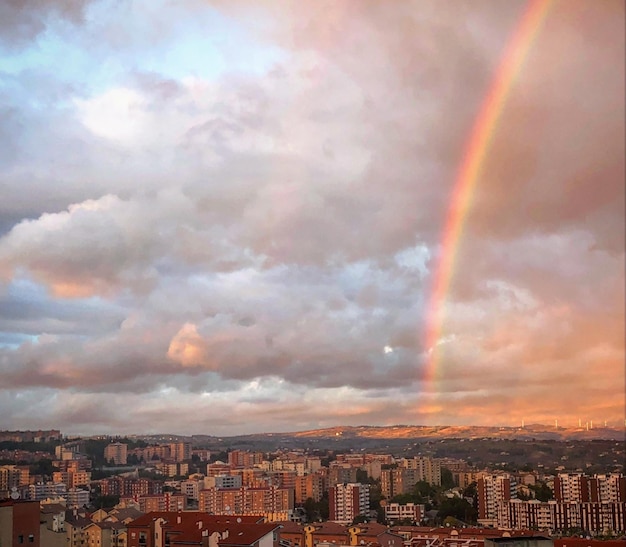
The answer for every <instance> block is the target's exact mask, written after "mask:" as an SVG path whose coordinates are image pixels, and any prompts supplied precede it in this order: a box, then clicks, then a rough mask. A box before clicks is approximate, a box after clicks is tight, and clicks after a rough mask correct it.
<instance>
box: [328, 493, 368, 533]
mask: <svg viewBox="0 0 626 547" xmlns="http://www.w3.org/2000/svg"><path fill="white" fill-rule="evenodd" d="M369 504H370V491H369V485H368V484H360V483H346V484H337V485H335V486H331V487H330V488H329V490H328V508H329V513H330V516H329V520H332V521H333V522H338V523H342V524H350V523H351V522H353V521H354V519H355V518H356V517H358V516H359V515H369V510H370V508H369Z"/></svg>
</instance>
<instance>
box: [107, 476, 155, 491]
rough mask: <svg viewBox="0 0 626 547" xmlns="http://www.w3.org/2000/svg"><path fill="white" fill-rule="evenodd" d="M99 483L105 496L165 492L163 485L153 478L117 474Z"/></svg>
mask: <svg viewBox="0 0 626 547" xmlns="http://www.w3.org/2000/svg"><path fill="white" fill-rule="evenodd" d="M99 484H100V491H101V492H102V495H103V496H141V495H143V494H161V493H162V492H163V485H162V484H161V483H160V482H157V481H153V480H151V479H137V478H132V477H120V476H116V477H109V478H106V479H102V480H101V481H99Z"/></svg>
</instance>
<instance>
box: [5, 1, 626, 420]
mask: <svg viewBox="0 0 626 547" xmlns="http://www.w3.org/2000/svg"><path fill="white" fill-rule="evenodd" d="M7 6H9V7H7ZM151 6H152V7H150V6H148V5H147V4H146V10H144V11H145V13H144V14H145V18H144V19H145V20H140V19H138V18H137V14H133V13H130V12H127V11H125V8H123V7H120V6H114V5H112V4H111V5H109V4H107V3H106V2H104V3H97V4H90V5H89V6H87V4H86V3H72V4H70V3H68V4H60V3H56V4H55V3H48V4H43V3H41V4H38V3H31V4H28V5H27V4H23V5H22V8H20V9H18V6H17V4H13V3H10V4H7V5H6V6H4V7H3V8H0V9H3V10H5V12H6V13H9V12H10V17H11V18H12V19H11V20H12V21H13V22H18V23H19V22H21V23H19V24H18V27H19V25H22V27H23V28H22V30H19V29H18V30H19V32H18V30H15V31H13V30H11V31H5V33H4V34H3V40H4V44H5V46H6V45H10V46H11V48H10V49H11V52H12V53H11V55H10V56H9V57H10V63H11V64H10V66H9V68H10V70H9V71H8V72H6V73H3V75H2V84H3V85H2V88H1V89H0V113H1V115H2V116H3V118H2V120H3V123H2V124H0V132H1V133H2V135H0V136H2V137H6V146H5V147H4V149H3V150H4V152H2V151H0V184H2V187H3V188H4V189H6V192H5V191H3V200H2V202H1V203H0V284H1V285H0V374H1V375H2V378H3V386H2V388H0V408H2V409H10V410H7V412H10V414H7V415H8V416H10V419H9V421H10V423H11V424H14V427H21V428H25V427H40V425H39V423H37V424H35V423H34V422H28V420H26V419H25V418H23V417H21V415H20V412H24V411H25V409H28V408H29V405H33V408H34V409H39V408H48V410H46V411H45V412H43V411H42V412H39V415H40V416H42V417H43V418H42V419H44V420H47V424H49V427H53V426H59V424H63V425H62V427H65V426H66V425H67V428H69V429H71V430H73V431H82V432H87V430H94V431H95V430H98V431H124V432H131V429H132V431H135V432H136V431H138V430H139V429H142V428H144V429H146V430H148V429H150V430H154V427H155V426H154V425H153V424H154V423H158V424H159V429H161V428H163V429H169V430H172V428H176V427H178V426H179V425H180V424H181V423H186V424H187V426H186V427H187V428H188V432H192V431H195V432H199V431H201V430H205V431H206V429H204V428H207V427H210V428H214V429H215V431H220V432H224V431H226V432H228V431H230V432H232V431H234V429H237V430H238V431H239V430H242V429H244V428H245V427H249V428H251V429H254V430H259V429H265V430H272V429H274V430H277V431H278V430H286V429H298V428H304V427H317V426H321V425H324V424H326V425H332V424H336V423H339V422H342V421H344V422H345V423H351V424H353V425H358V424H360V423H368V422H370V423H393V422H394V421H395V422H402V423H420V421H423V422H424V423H445V422H448V423H461V422H462V423H471V422H472V421H473V422H475V423H476V422H483V423H495V421H497V420H504V421H506V420H510V421H511V422H515V423H517V422H518V421H519V419H520V416H525V417H526V419H528V420H530V419H531V415H532V416H534V417H535V418H536V420H537V421H540V420H541V419H545V418H546V417H548V418H549V419H552V416H553V415H554V414H555V413H556V412H558V411H559V410H560V409H561V411H562V412H565V411H564V410H562V409H568V408H570V407H571V403H570V402H569V401H571V400H576V401H578V402H579V403H580V406H581V407H584V408H586V409H588V411H589V413H590V414H591V413H594V412H596V413H598V414H600V413H601V414H603V416H597V417H596V418H595V419H609V418H610V419H612V420H617V419H618V418H620V417H621V415H622V413H623V402H624V401H623V389H622V385H621V384H620V382H618V381H616V380H615V379H616V378H618V379H619V378H623V373H624V371H623V327H624V313H623V309H622V308H623V306H622V304H623V299H624V288H623V277H624V267H623V264H624V240H623V219H624V203H625V202H624V187H623V175H624V156H623V149H624V134H625V133H624V99H623V97H624V93H623V91H624V89H623V88H624V78H623V65H624V63H623V51H624V48H623V42H624V31H623V28H622V27H621V26H620V25H619V24H618V22H619V20H620V19H619V15H620V14H622V15H623V6H621V5H620V4H619V3H617V2H615V3H612V2H606V3H602V4H601V5H600V4H598V5H595V4H594V7H590V5H589V4H588V3H586V2H577V1H573V2H571V3H570V4H568V9H565V8H564V7H563V6H561V5H559V4H555V5H554V7H553V9H552V12H551V13H550V14H549V16H548V18H547V20H546V27H545V30H544V31H542V32H540V33H539V34H538V35H537V37H536V38H535V42H534V43H533V44H532V47H531V48H530V53H529V57H528V59H527V62H526V64H525V65H524V67H523V68H522V69H521V70H520V71H519V73H518V75H517V78H516V81H515V83H514V85H513V87H512V89H511V93H510V96H509V99H508V101H507V104H506V106H505V108H504V109H503V111H502V114H501V117H500V120H499V123H498V126H497V128H496V130H495V132H494V138H493V143H492V146H491V149H490V151H489V154H488V156H487V158H486V160H485V162H484V164H483V166H482V170H481V173H480V177H479V180H478V183H477V185H476V187H475V190H474V193H473V196H472V202H471V204H470V210H469V214H468V216H467V218H466V221H465V223H464V225H463V230H462V234H461V237H460V238H459V239H458V241H457V242H456V246H455V248H454V249H453V250H452V252H453V253H454V254H455V271H454V277H453V279H452V282H451V285H450V290H449V292H448V294H447V301H446V308H445V309H446V315H445V321H444V326H443V331H442V338H441V340H439V345H438V352H439V353H440V355H441V361H440V362H439V365H438V369H437V371H436V373H435V378H434V379H432V380H429V378H428V377H425V375H424V374H425V372H424V365H425V362H426V358H427V355H428V351H429V350H430V348H427V347H425V342H424V332H425V330H426V327H427V325H428V324H429V321H430V319H431V314H432V313H433V310H430V309H429V308H428V305H429V302H430V290H431V287H432V285H433V282H434V279H433V273H434V272H435V271H436V266H437V261H438V260H439V258H440V256H441V252H442V245H441V240H442V230H443V228H444V226H445V219H446V215H447V213H448V206H449V202H450V198H451V195H452V193H453V191H454V183H455V179H456V176H457V172H458V166H459V162H460V159H461V157H462V154H463V151H464V148H465V146H466V144H467V139H468V135H469V132H470V131H471V127H472V124H473V122H474V117H475V115H476V112H477V111H478V109H479V107H480V105H481V102H482V101H483V99H484V97H485V93H486V91H487V90H488V88H489V86H490V84H491V82H492V79H493V77H494V72H495V70H496V69H497V66H498V63H499V61H500V56H501V53H502V50H503V48H504V45H505V44H506V41H507V39H508V37H509V36H510V34H511V32H512V31H513V29H514V28H515V25H516V24H517V22H518V20H519V17H520V16H521V13H522V11H523V9H524V7H525V3H523V2H507V3H497V4H494V3H493V2H478V3H476V2H472V3H471V4H470V3H469V2H461V3H455V5H454V7H453V6H452V5H451V4H447V3H441V2H432V3H430V2H419V3H406V4H402V5H397V6H393V7H392V6H390V5H388V4H386V3H379V2H368V1H366V2H352V1H347V2H342V3H341V4H336V3H328V4H324V6H323V7H325V8H327V9H321V8H320V6H319V5H318V4H316V6H315V9H311V7H310V6H309V5H305V6H303V5H302V4H301V3H297V4H296V3H293V2H278V3H273V4H271V5H259V4H257V3H251V2H227V3H223V2H210V3H207V2H201V1H199V0H198V1H193V2H191V1H190V2H186V3H184V4H180V5H177V6H176V7H175V8H174V7H172V6H170V7H168V6H165V5H156V4H151ZM148 7H150V9H147V8H148ZM105 8H110V9H108V11H107V9H105ZM7 10H9V11H7ZM168 10H175V11H168ZM100 12H102V17H101V18H94V17H92V15H93V14H96V13H100ZM124 14H125V15H127V16H128V17H122V15H124ZM174 16H175V17H174ZM173 19H176V23H175V24H172V25H171V26H168V25H166V24H165V23H166V22H167V21H169V20H173ZM622 19H623V17H622ZM123 21H125V22H123ZM131 22H132V25H131ZM67 25H70V26H72V27H73V28H74V30H75V31H76V32H75V33H74V34H72V35H70V34H69V33H67V32H66V30H67ZM200 26H202V27H203V28H205V30H206V29H213V30H214V32H213V33H208V35H210V36H211V37H212V38H211V39H210V40H208V39H206V37H205V38H203V39H202V40H200V38H199V36H197V34H198V32H199V28H200ZM131 27H132V28H131ZM4 28H5V27H4V26H2V27H0V29H4ZM7 28H8V27H7ZM63 29H65V30H63ZM132 29H135V30H136V32H134V33H133V32H131V30H132ZM220 29H221V30H220ZM187 30H188V31H189V32H187ZM161 31H162V32H164V36H163V44H161V45H159V40H158V39H157V38H158V34H159V32H161ZM226 31H228V32H226ZM229 32H231V34H230V35H232V36H236V37H238V40H239V38H241V41H240V42H238V44H239V49H241V50H242V51H245V52H246V54H248V53H249V55H250V58H251V59H253V58H254V59H256V60H255V61H254V62H253V61H250V63H248V64H246V63H245V62H244V61H243V60H242V59H240V57H238V56H237V55H240V54H236V53H235V52H234V49H237V48H233V45H232V44H231V43H228V40H227V39H226V37H227V36H229ZM204 34H207V33H206V32H205V33H204ZM90 36H91V37H94V36H95V37H100V38H101V39H100V40H96V42H97V43H92V42H93V40H91V41H90V40H88V37H90ZM35 37H38V38H37V40H38V43H41V44H42V47H41V48H40V51H39V53H38V54H37V55H41V56H43V57H39V58H38V57H37V55H36V54H35V53H34V51H35V50H34V49H33V47H34V46H33V45H32V44H31V45H30V46H28V47H27V46H26V45H25V44H26V40H27V39H31V40H32V39H34V38H35ZM244 37H245V38H244ZM43 46H45V47H43ZM166 46H167V47H166ZM192 46H193V47H192ZM168 52H170V57H169V58H168ZM61 54H63V55H61ZM196 55H199V57H196ZM240 56H241V55H240ZM61 57H64V58H67V59H68V62H67V63H65V64H63V63H61V61H62V59H61ZM243 57H245V55H244V56H243ZM38 59H39V60H38ZM50 59H52V60H55V62H57V63H58V64H59V65H58V66H59V68H58V70H55V71H52V70H51V69H50V66H51V65H50V64H49V63H47V61H48V60H50ZM202 59H204V60H205V62H202ZM224 59H230V60H232V65H229V64H228V63H225V62H224ZM179 61H180V62H179ZM620 67H621V68H620ZM3 140H4V139H3ZM590 370H593V371H594V374H595V375H596V377H597V378H596V380H597V381H596V380H594V388H593V389H591V388H589V371H590ZM555 386H558V389H555ZM20 394H21V396H20V397H18V395H20ZM129 397H133V412H134V416H135V421H134V422H133V424H132V427H131V424H128V423H127V420H126V412H125V411H123V410H122V409H125V408H126V407H127V405H128V400H129V399H128V398H129ZM44 401H45V404H46V405H48V406H47V407H46V406H45V405H44ZM98 401H102V402H103V401H108V402H111V401H114V402H115V405H114V407H115V408H114V409H113V410H112V411H111V413H110V415H109V416H107V417H102V416H99V415H98V413H96V412H93V411H92V410H91V407H90V404H93V403H94V402H98ZM109 406H110V405H109ZM164 407H168V408H169V410H170V412H171V414H170V416H171V418H170V419H169V421H166V420H165V418H163V414H162V409H163V408H164ZM18 410H19V411H18ZM577 410H578V409H577ZM191 414H193V416H192V417H190V415H191ZM33 415H35V414H33ZM250 416H254V423H252V422H250V421H249V420H250ZM286 416H288V417H289V418H288V419H287V418H286ZM576 419H577V417H576ZM242 423H246V424H249V425H246V426H245V427H244V426H242V425H241V424H242ZM620 423H621V422H620ZM29 424H32V425H29ZM41 427H43V425H41Z"/></svg>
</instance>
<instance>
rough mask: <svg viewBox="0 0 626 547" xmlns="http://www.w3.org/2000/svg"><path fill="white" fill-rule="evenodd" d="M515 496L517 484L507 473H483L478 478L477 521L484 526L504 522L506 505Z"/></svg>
mask: <svg viewBox="0 0 626 547" xmlns="http://www.w3.org/2000/svg"><path fill="white" fill-rule="evenodd" d="M515 498H517V484H516V482H515V479H514V478H513V476H512V475H510V474H509V473H502V474H496V475H484V476H483V477H481V478H480V479H479V480H478V522H480V523H481V524H483V525H485V526H496V525H497V523H498V522H505V521H506V519H507V518H508V516H507V505H506V502H508V501H509V500H511V499H515Z"/></svg>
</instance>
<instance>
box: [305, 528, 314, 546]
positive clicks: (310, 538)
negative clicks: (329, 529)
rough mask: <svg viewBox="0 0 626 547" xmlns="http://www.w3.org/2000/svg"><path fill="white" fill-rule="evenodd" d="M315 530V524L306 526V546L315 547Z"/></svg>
mask: <svg viewBox="0 0 626 547" xmlns="http://www.w3.org/2000/svg"><path fill="white" fill-rule="evenodd" d="M314 531H315V526H305V527H304V547H313V532H314Z"/></svg>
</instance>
